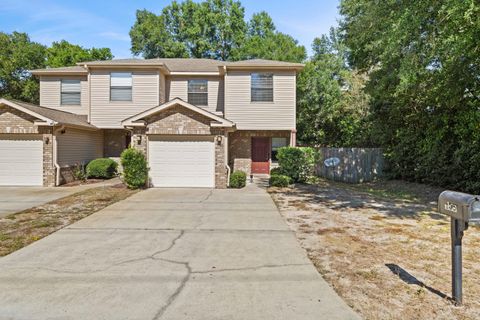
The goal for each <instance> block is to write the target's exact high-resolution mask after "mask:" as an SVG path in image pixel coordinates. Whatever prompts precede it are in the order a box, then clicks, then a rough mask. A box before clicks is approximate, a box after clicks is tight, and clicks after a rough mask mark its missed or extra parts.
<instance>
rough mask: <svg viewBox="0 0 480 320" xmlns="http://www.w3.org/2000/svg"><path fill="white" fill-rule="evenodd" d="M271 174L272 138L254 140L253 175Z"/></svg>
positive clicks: (256, 138)
mask: <svg viewBox="0 0 480 320" xmlns="http://www.w3.org/2000/svg"><path fill="white" fill-rule="evenodd" d="M269 173H270V138H268V137H267V138H266V137H253V138H252V174H269Z"/></svg>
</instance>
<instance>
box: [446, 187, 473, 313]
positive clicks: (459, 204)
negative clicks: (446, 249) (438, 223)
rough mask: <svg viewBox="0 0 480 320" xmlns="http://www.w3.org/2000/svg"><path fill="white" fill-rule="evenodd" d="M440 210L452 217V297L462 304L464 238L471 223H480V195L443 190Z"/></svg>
mask: <svg viewBox="0 0 480 320" xmlns="http://www.w3.org/2000/svg"><path fill="white" fill-rule="evenodd" d="M438 211H439V212H440V213H444V214H447V215H449V216H450V217H451V219H450V221H451V222H450V233H451V237H452V298H453V300H454V301H455V303H456V304H458V305H460V304H462V299H463V297H462V238H463V232H464V231H465V230H467V229H468V225H469V224H470V223H480V196H474V195H471V194H467V193H462V192H455V191H443V192H442V193H441V194H440V196H439V197H438Z"/></svg>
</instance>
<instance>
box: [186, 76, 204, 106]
mask: <svg viewBox="0 0 480 320" xmlns="http://www.w3.org/2000/svg"><path fill="white" fill-rule="evenodd" d="M188 103H191V104H193V105H196V106H208V81H207V80H188Z"/></svg>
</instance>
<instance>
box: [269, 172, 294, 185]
mask: <svg viewBox="0 0 480 320" xmlns="http://www.w3.org/2000/svg"><path fill="white" fill-rule="evenodd" d="M291 181H292V179H291V178H290V177H289V176H284V175H281V174H276V175H272V176H270V180H269V183H270V186H272V187H281V188H284V187H288V185H289V184H290V183H291Z"/></svg>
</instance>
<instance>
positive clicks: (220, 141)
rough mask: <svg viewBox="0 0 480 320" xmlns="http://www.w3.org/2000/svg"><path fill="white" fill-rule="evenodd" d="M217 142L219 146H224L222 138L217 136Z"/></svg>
mask: <svg viewBox="0 0 480 320" xmlns="http://www.w3.org/2000/svg"><path fill="white" fill-rule="evenodd" d="M216 140H217V144H218V145H221V144H222V136H217V137H216Z"/></svg>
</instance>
